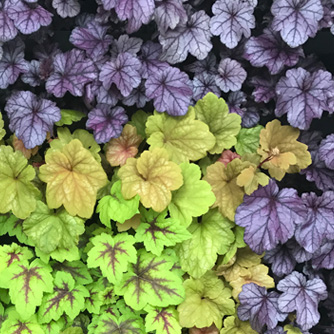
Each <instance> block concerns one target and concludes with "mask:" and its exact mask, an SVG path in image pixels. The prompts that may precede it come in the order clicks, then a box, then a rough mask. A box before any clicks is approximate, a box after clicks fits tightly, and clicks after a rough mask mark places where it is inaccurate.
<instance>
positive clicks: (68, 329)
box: [60, 327, 84, 334]
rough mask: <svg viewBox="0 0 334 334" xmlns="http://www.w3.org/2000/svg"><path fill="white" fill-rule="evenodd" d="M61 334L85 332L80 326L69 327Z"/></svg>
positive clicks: (80, 333)
mask: <svg viewBox="0 0 334 334" xmlns="http://www.w3.org/2000/svg"><path fill="white" fill-rule="evenodd" d="M60 334H84V332H83V331H82V328H80V327H69V328H66V329H65V330H64V331H62V332H61V333H60Z"/></svg>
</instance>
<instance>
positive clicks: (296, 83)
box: [275, 67, 334, 130]
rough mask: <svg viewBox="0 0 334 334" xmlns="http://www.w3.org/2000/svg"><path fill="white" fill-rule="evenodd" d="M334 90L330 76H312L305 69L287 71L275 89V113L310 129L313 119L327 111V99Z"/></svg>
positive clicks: (326, 74) (322, 73)
mask: <svg viewBox="0 0 334 334" xmlns="http://www.w3.org/2000/svg"><path fill="white" fill-rule="evenodd" d="M333 89H334V82H333V80H332V75H331V73H329V72H327V71H323V70H318V71H316V72H313V73H312V74H311V73H309V72H307V71H306V70H304V69H303V68H300V67H299V68H296V69H292V70H289V71H287V72H286V75H285V77H282V78H281V79H280V81H279V82H278V84H277V86H276V94H277V98H278V99H277V104H276V109H275V114H276V116H277V117H281V116H282V115H284V114H286V113H287V114H288V121H289V123H290V124H291V125H292V126H294V127H297V128H299V129H302V130H307V129H308V128H309V127H310V125H311V122H312V119H313V118H320V117H321V115H322V112H323V110H325V109H327V103H326V102H327V99H328V97H329V94H330V92H331V91H333Z"/></svg>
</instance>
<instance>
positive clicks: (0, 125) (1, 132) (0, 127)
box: [0, 112, 6, 141]
mask: <svg viewBox="0 0 334 334" xmlns="http://www.w3.org/2000/svg"><path fill="white" fill-rule="evenodd" d="M4 126H5V123H4V121H3V119H2V114H1V112H0V141H1V140H2V138H3V137H4V136H5V135H6V130H5V129H4Z"/></svg>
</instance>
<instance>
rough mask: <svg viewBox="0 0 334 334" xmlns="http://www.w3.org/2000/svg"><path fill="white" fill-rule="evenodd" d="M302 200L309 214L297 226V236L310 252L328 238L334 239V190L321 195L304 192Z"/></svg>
mask: <svg viewBox="0 0 334 334" xmlns="http://www.w3.org/2000/svg"><path fill="white" fill-rule="evenodd" d="M302 200H303V202H304V204H305V206H306V207H307V215H305V217H304V219H303V222H302V223H301V224H300V225H299V226H298V227H297V229H296V235H295V238H296V240H297V242H298V243H299V244H300V245H301V246H302V247H304V248H305V249H306V250H307V251H308V252H311V253H313V252H315V251H316V250H317V249H318V248H319V247H320V246H321V245H322V243H323V242H324V241H325V240H326V239H330V240H333V239H334V220H333V216H334V192H333V191H325V192H324V193H323V194H322V195H321V196H319V197H318V196H317V195H316V194H315V193H310V194H307V193H304V194H303V195H302Z"/></svg>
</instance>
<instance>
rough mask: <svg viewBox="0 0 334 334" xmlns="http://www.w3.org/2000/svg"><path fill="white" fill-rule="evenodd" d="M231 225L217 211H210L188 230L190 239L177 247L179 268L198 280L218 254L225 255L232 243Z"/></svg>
mask: <svg viewBox="0 0 334 334" xmlns="http://www.w3.org/2000/svg"><path fill="white" fill-rule="evenodd" d="M233 225H234V224H233V223H231V222H230V221H229V220H228V219H226V218H224V217H223V216H222V215H221V214H220V213H219V212H218V211H217V210H210V211H209V212H208V213H207V214H205V215H204V216H203V217H202V221H201V222H200V223H199V222H197V221H194V222H193V223H192V224H191V225H190V226H189V228H188V230H189V232H191V234H192V238H191V239H189V240H186V241H184V242H182V244H181V245H180V246H178V247H177V253H178V256H179V258H180V264H181V268H182V269H183V270H184V271H186V272H188V273H189V274H190V275H191V276H192V277H194V278H200V277H201V276H203V275H204V274H205V273H206V272H207V271H208V270H210V269H211V268H212V267H213V266H214V264H215V262H216V260H217V256H218V254H221V255H222V254H225V253H226V252H227V251H228V250H229V246H230V245H231V244H232V242H233V241H234V234H233V232H232V231H231V228H233Z"/></svg>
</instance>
